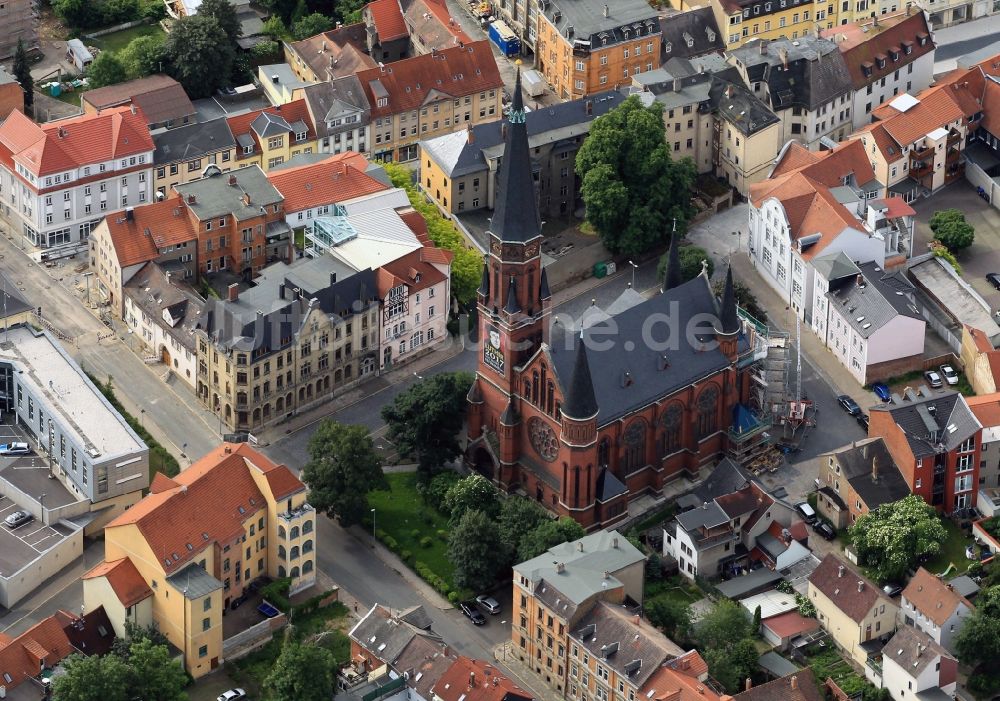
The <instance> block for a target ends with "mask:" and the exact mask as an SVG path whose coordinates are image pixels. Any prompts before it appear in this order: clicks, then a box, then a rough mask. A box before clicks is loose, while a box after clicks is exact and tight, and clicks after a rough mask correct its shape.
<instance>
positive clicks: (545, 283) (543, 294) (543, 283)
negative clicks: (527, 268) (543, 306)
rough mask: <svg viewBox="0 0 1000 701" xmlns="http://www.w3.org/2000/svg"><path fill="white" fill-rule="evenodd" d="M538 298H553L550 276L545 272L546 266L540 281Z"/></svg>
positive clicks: (541, 299) (543, 299) (542, 299)
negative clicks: (550, 290)
mask: <svg viewBox="0 0 1000 701" xmlns="http://www.w3.org/2000/svg"><path fill="white" fill-rule="evenodd" d="M538 299H539V300H540V301H542V302H544V301H546V300H549V299H552V293H551V292H549V276H548V275H547V274H546V273H545V268H542V278H541V280H539V282H538Z"/></svg>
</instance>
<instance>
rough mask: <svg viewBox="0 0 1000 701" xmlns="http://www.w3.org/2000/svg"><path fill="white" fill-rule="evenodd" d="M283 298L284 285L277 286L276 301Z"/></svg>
mask: <svg viewBox="0 0 1000 701" xmlns="http://www.w3.org/2000/svg"><path fill="white" fill-rule="evenodd" d="M284 298H285V283H281V284H280V285H278V299H284Z"/></svg>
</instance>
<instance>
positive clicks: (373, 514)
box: [372, 509, 378, 540]
mask: <svg viewBox="0 0 1000 701" xmlns="http://www.w3.org/2000/svg"><path fill="white" fill-rule="evenodd" d="M372 540H378V538H376V537H375V509H372Z"/></svg>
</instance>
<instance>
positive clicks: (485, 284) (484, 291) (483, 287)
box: [479, 261, 490, 298]
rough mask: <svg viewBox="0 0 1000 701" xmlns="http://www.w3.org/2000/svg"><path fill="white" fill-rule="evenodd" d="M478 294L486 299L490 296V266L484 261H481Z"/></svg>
mask: <svg viewBox="0 0 1000 701" xmlns="http://www.w3.org/2000/svg"><path fill="white" fill-rule="evenodd" d="M479 294H481V295H482V296H483V297H487V298H489V296H490V266H489V264H487V263H486V261H483V277H482V279H481V280H480V281H479Z"/></svg>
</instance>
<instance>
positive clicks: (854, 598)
mask: <svg viewBox="0 0 1000 701" xmlns="http://www.w3.org/2000/svg"><path fill="white" fill-rule="evenodd" d="M133 508H134V507H133ZM841 568H843V570H841ZM841 572H843V574H841ZM859 583H860V584H859ZM809 584H810V586H812V587H815V588H816V589H817V590H819V591H821V592H823V594H824V595H825V596H826V598H828V599H829V600H830V601H831V602H832V603H833V605H834V606H836V607H837V608H838V609H840V610H841V611H843V612H844V614H845V615H847V617H848V618H850V619H851V620H852V621H855V622H856V623H860V622H861V621H863V620H864V618H865V616H867V615H868V612H869V611H871V610H872V607H874V606H875V605H877V604H878V603H879V602H889V599H888V597H886V595H885V594H884V593H882V590H881V589H880V588H879V587H877V586H876V585H875V584H873V583H872V582H871V581H870V580H868V579H865V577H864V576H863V575H861V574H859V573H858V572H857V570H855V569H854V568H853V567H851V566H850V565H849V564H847V563H846V562H844V561H843V560H841V559H840V558H839V557H837V556H836V555H834V554H832V553H831V554H829V555H827V556H826V557H825V558H823V561H822V562H821V563H819V567H817V568H816V569H815V570H813V573H812V574H811V575H809ZM859 586H860V589H861V591H858V588H859Z"/></svg>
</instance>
